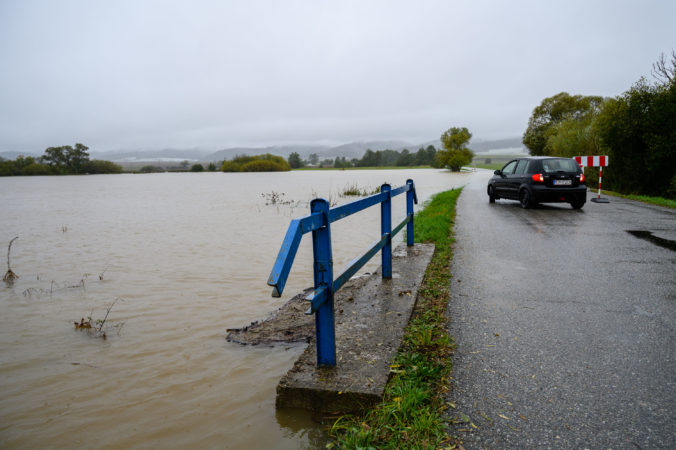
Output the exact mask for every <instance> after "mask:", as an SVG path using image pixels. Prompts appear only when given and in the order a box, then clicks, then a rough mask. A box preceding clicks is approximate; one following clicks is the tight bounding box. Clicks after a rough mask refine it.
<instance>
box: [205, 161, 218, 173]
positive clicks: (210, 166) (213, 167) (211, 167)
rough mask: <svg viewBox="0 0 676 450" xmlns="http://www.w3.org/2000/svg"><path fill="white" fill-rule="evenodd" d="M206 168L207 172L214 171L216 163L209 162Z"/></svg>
mask: <svg viewBox="0 0 676 450" xmlns="http://www.w3.org/2000/svg"><path fill="white" fill-rule="evenodd" d="M207 170H208V171H209V172H216V164H214V163H212V162H210V163H209V165H208V166H207Z"/></svg>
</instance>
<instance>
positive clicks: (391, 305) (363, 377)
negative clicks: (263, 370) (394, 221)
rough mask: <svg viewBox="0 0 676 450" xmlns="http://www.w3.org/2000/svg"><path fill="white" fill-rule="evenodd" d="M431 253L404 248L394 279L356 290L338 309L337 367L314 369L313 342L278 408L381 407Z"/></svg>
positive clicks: (282, 389) (283, 387)
mask: <svg viewBox="0 0 676 450" xmlns="http://www.w3.org/2000/svg"><path fill="white" fill-rule="evenodd" d="M433 253H434V245H433V244H416V245H415V246H413V247H407V246H406V244H405V243H404V244H400V245H399V246H398V247H397V248H396V249H395V250H394V252H393V255H392V256H393V258H392V279H390V280H383V279H382V278H381V275H380V273H379V272H376V273H374V274H372V275H371V276H370V277H369V278H368V279H367V280H366V281H365V282H364V283H363V284H362V283H360V286H359V287H358V288H357V289H354V290H352V291H351V292H350V293H349V294H350V296H349V297H348V298H347V301H341V302H340V306H337V307H336V312H335V313H336V314H335V317H336V360H337V364H336V367H332V368H327V367H320V368H319V367H317V366H316V361H317V351H316V348H315V344H314V339H313V340H312V341H311V343H310V345H309V346H308V348H307V349H305V352H304V353H303V354H302V355H301V356H300V357H299V358H298V360H297V361H296V363H295V364H294V366H293V368H292V369H291V370H290V371H289V372H288V373H287V374H286V375H285V376H284V377H282V379H281V380H280V382H279V384H278V385H277V401H276V404H277V408H303V409H307V410H310V411H313V412H316V413H322V414H335V413H344V412H355V411H359V410H362V409H364V408H367V407H370V406H373V405H374V404H376V403H378V402H380V401H381V399H382V396H383V391H384V389H385V385H386V384H387V381H388V379H389V375H390V365H391V364H392V360H393V358H394V356H395V355H396V353H397V350H398V349H399V346H400V345H401V341H402V337H403V334H404V328H405V327H406V325H407V324H408V321H409V319H410V318H411V313H412V311H413V307H414V305H415V301H416V298H417V295H418V288H419V287H420V284H421V282H422V279H423V276H424V274H425V270H426V268H427V265H428V264H429V262H430V260H431V258H432V254H433ZM376 257H379V256H376ZM342 293H343V292H342V290H341V291H339V292H338V294H336V295H340V294H342Z"/></svg>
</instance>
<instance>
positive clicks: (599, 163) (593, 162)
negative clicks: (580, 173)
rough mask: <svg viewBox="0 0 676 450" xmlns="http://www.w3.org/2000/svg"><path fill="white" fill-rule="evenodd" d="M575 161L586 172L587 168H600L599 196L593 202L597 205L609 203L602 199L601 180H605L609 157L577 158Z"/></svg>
mask: <svg viewBox="0 0 676 450" xmlns="http://www.w3.org/2000/svg"><path fill="white" fill-rule="evenodd" d="M573 159H575V161H576V162H577V163H578V164H579V165H580V167H582V170H584V168H585V167H598V168H599V194H598V197H597V198H593V199H592V201H593V202H596V203H609V201H608V200H607V199H605V198H601V180H602V179H603V168H604V167H606V166H607V165H608V157H607V156H605V155H597V156H576V157H575V158H573Z"/></svg>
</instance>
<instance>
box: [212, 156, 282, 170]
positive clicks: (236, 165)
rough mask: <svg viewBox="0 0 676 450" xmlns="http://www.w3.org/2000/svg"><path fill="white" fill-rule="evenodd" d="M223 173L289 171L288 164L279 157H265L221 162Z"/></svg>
mask: <svg viewBox="0 0 676 450" xmlns="http://www.w3.org/2000/svg"><path fill="white" fill-rule="evenodd" d="M221 170H222V171H223V172H286V171H289V170H291V166H290V165H289V163H288V162H287V161H286V160H285V159H284V158H282V157H281V156H275V155H271V154H270V153H266V154H265V155H256V156H236V157H235V158H233V159H232V161H223V165H222V166H221Z"/></svg>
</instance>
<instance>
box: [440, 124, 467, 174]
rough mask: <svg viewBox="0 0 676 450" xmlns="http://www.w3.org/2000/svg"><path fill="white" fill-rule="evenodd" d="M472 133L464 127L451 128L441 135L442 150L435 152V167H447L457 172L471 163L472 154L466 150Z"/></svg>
mask: <svg viewBox="0 0 676 450" xmlns="http://www.w3.org/2000/svg"><path fill="white" fill-rule="evenodd" d="M470 139H472V133H470V132H469V130H468V129H467V128H465V127H462V128H458V127H452V128H449V129H448V130H446V131H445V132H444V133H443V134H442V135H441V143H442V144H443V146H444V149H443V150H439V151H438V152H436V160H437V165H438V166H440V167H445V166H448V167H450V169H451V170H452V171H453V172H459V171H460V168H462V166H465V165H467V164H469V163H471V162H472V158H474V152H472V151H471V150H470V149H469V148H467V144H468V143H469V140H470Z"/></svg>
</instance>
